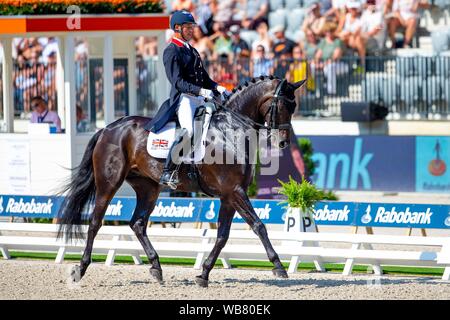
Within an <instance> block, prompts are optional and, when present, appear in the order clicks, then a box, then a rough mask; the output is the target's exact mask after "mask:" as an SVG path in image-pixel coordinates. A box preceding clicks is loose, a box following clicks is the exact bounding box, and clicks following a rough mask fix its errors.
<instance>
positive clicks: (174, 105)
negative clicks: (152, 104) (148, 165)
mask: <svg viewBox="0 0 450 320" xmlns="http://www.w3.org/2000/svg"><path fill="white" fill-rule="evenodd" d="M195 26H196V22H195V20H194V17H193V16H192V14H191V13H190V12H188V11H185V10H182V11H176V12H174V13H173V15H172V16H171V18H170V28H171V29H172V30H173V31H174V35H173V37H172V40H171V41H170V43H169V45H168V46H167V47H166V49H165V50H164V54H163V62H164V67H165V70H166V75H167V78H168V79H169V82H170V84H171V86H172V87H171V89H170V99H169V100H168V101H166V102H165V103H164V104H163V105H162V106H161V108H160V109H159V110H158V113H157V114H156V116H155V118H154V119H153V120H152V121H151V123H150V125H151V127H150V129H149V130H150V131H152V132H155V133H156V132H158V131H159V130H160V129H162V128H163V127H164V125H165V124H166V123H167V122H169V121H171V120H172V119H173V118H174V117H175V116H177V117H178V121H179V123H180V126H181V130H180V131H179V133H178V135H177V137H176V138H175V141H174V143H173V145H172V147H171V148H170V151H169V155H168V157H167V159H166V162H165V165H164V170H163V173H162V175H161V179H160V181H159V183H160V184H162V185H167V186H169V187H170V188H172V189H175V188H176V185H177V184H178V182H179V181H178V177H176V174H174V173H175V168H176V165H175V163H174V161H173V159H172V151H173V150H174V149H175V146H176V145H178V144H179V143H181V142H183V145H180V146H183V151H184V152H186V151H187V152H190V149H191V137H192V135H193V131H194V130H193V119H194V114H195V110H196V109H197V107H199V106H200V105H201V104H203V103H204V101H205V98H206V99H208V100H211V99H213V98H214V96H216V95H221V94H228V92H227V90H226V89H225V88H224V87H222V86H220V85H218V84H217V83H216V82H214V81H213V80H211V78H210V77H209V75H208V73H207V72H206V70H205V68H204V66H203V63H202V59H201V57H200V55H199V53H198V52H197V50H196V49H194V48H193V47H192V46H191V45H190V44H189V41H190V40H191V39H192V37H193V34H194V27H195ZM184 154H186V153H184Z"/></svg>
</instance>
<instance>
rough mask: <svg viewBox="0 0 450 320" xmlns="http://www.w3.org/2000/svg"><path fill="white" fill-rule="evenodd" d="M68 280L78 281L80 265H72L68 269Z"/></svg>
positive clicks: (79, 278)
mask: <svg viewBox="0 0 450 320" xmlns="http://www.w3.org/2000/svg"><path fill="white" fill-rule="evenodd" d="M70 280H72V282H79V281H80V280H81V270H80V266H74V267H73V268H72V270H71V271H70Z"/></svg>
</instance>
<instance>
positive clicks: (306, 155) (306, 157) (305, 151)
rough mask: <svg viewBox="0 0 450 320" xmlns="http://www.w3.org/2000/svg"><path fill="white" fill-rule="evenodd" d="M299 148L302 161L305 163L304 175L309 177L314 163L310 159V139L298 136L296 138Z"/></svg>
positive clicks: (311, 150)
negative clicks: (297, 138) (298, 137)
mask: <svg viewBox="0 0 450 320" xmlns="http://www.w3.org/2000/svg"><path fill="white" fill-rule="evenodd" d="M298 143H299V147H300V150H301V152H302V157H303V162H304V164H305V171H306V172H305V175H306V177H311V176H312V175H313V174H314V169H315V164H314V161H313V160H312V156H313V153H314V149H313V146H312V143H311V140H309V139H306V138H300V139H299V140H298Z"/></svg>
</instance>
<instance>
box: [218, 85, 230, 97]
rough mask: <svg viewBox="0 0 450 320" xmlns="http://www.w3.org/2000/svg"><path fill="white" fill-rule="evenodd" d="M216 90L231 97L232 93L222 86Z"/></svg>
mask: <svg viewBox="0 0 450 320" xmlns="http://www.w3.org/2000/svg"><path fill="white" fill-rule="evenodd" d="M216 90H217V91H219V93H220V94H221V95H223V96H225V97H227V96H229V95H230V93H231V92H230V91H228V90H227V88H225V87H222V86H217V88H216Z"/></svg>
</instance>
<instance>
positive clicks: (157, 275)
mask: <svg viewBox="0 0 450 320" xmlns="http://www.w3.org/2000/svg"><path fill="white" fill-rule="evenodd" d="M150 275H151V276H152V277H153V278H155V279H156V281H158V282H159V284H162V283H163V275H162V270H159V269H154V268H150Z"/></svg>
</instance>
